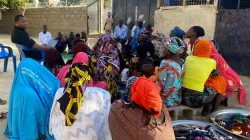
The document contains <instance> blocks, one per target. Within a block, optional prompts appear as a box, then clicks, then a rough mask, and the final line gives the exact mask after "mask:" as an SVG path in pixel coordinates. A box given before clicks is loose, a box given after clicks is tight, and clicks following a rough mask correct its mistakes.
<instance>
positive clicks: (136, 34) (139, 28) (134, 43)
mask: <svg viewBox="0 0 250 140" xmlns="http://www.w3.org/2000/svg"><path fill="white" fill-rule="evenodd" d="M137 25H138V26H137V27H136V29H135V31H134V37H133V39H132V42H131V43H130V44H129V45H130V46H131V47H132V49H131V51H130V52H131V53H134V51H135V50H136V49H137V47H138V37H139V36H140V34H141V33H142V32H143V31H144V29H145V28H144V27H143V21H142V20H139V21H138V24H137Z"/></svg>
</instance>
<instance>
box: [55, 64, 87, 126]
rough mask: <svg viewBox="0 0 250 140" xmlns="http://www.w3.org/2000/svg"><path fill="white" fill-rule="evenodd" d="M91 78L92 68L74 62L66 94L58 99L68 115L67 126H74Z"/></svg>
mask: <svg viewBox="0 0 250 140" xmlns="http://www.w3.org/2000/svg"><path fill="white" fill-rule="evenodd" d="M90 79H91V76H90V70H89V68H88V66H87V65H85V64H82V63H76V64H73V65H72V67H71V68H70V70H69V72H68V74H67V76H66V78H65V81H66V86H65V89H64V95H63V96H62V97H61V98H60V99H59V100H58V102H59V103H60V105H61V106H60V109H61V111H62V112H64V114H65V117H66V126H72V124H73V123H74V122H75V120H76V118H77V116H78V111H79V109H80V107H81V105H82V101H83V98H84V96H83V94H84V92H85V90H86V87H87V85H88V83H89V81H90Z"/></svg>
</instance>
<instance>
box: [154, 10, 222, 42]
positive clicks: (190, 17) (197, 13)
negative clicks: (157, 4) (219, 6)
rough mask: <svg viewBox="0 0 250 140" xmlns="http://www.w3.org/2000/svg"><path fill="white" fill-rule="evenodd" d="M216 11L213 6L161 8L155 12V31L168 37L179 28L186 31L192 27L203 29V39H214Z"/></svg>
mask: <svg viewBox="0 0 250 140" xmlns="http://www.w3.org/2000/svg"><path fill="white" fill-rule="evenodd" d="M216 14H217V10H216V7H215V6H214V5H190V6H173V7H161V8H160V9H158V10H156V11H155V18H154V25H155V30H156V31H158V32H161V33H164V34H167V35H169V33H170V31H171V30H172V29H173V28H174V27H175V26H179V27H180V28H181V29H182V30H184V31H188V29H189V28H190V27H192V26H201V27H203V28H204V29H205V32H206V36H205V37H204V38H205V39H214V34H215V27H216Z"/></svg>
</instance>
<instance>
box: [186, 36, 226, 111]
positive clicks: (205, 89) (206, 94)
mask: <svg viewBox="0 0 250 140" xmlns="http://www.w3.org/2000/svg"><path fill="white" fill-rule="evenodd" d="M211 52H212V46H211V44H210V42H209V41H207V40H201V41H199V42H198V43H197V44H196V45H195V47H194V52H193V54H194V56H188V57H187V59H186V62H185V73H184V78H183V87H184V88H183V104H184V105H187V106H189V107H192V108H199V107H201V106H203V105H205V106H204V109H203V111H202V115H207V114H209V113H211V111H212V103H213V100H214V98H215V96H216V95H217V93H224V92H225V85H224V82H225V81H224V79H223V77H220V76H219V71H218V70H216V62H215V60H213V59H211V58H210V56H211ZM216 83H217V84H216Z"/></svg>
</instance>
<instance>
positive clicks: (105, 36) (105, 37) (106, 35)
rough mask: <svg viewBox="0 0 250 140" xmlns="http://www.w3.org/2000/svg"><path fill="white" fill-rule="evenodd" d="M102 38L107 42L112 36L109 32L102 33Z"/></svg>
mask: <svg viewBox="0 0 250 140" xmlns="http://www.w3.org/2000/svg"><path fill="white" fill-rule="evenodd" d="M101 39H102V41H103V42H104V43H106V42H108V41H110V40H111V37H110V35H109V34H104V35H102V37H101Z"/></svg>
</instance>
